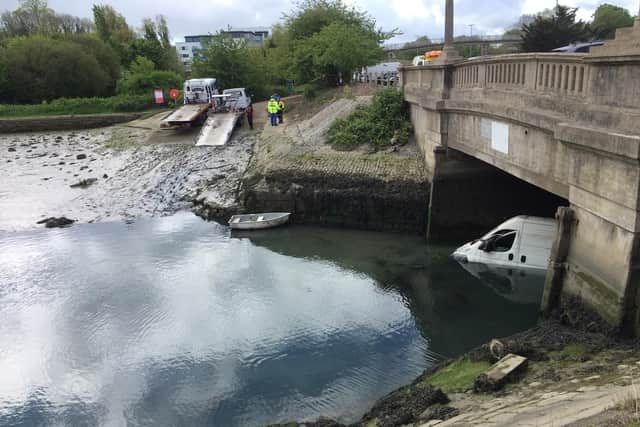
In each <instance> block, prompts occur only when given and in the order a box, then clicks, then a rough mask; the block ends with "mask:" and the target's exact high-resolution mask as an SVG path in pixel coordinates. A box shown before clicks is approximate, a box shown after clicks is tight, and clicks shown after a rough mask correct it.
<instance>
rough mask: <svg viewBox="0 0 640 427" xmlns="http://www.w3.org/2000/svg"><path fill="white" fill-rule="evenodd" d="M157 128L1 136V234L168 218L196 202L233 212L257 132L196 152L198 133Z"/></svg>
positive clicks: (150, 125) (239, 134)
mask: <svg viewBox="0 0 640 427" xmlns="http://www.w3.org/2000/svg"><path fill="white" fill-rule="evenodd" d="M155 121H158V123H157V124H158V125H159V118H158V120H155ZM155 121H153V120H152V121H149V120H147V121H145V122H142V123H138V125H139V126H136V127H130V126H116V127H110V128H102V129H95V130H88V131H86V130H85V131H71V132H43V133H22V134H4V135H0V163H2V170H3V176H2V180H1V181H0V208H1V209H0V231H16V230H24V229H30V228H35V227H44V225H38V224H36V223H37V222H38V221H41V220H43V219H46V218H50V217H62V216H64V217H66V218H69V219H71V220H74V221H77V222H96V221H112V220H131V219H135V218H139V217H149V216H156V215H168V214H172V213H174V212H176V211H177V210H180V209H188V208H190V207H191V202H192V201H193V200H194V199H200V200H206V199H210V200H212V201H215V203H217V204H219V205H221V206H225V207H230V206H235V205H236V203H237V188H238V183H239V182H240V178H241V177H242V174H243V173H244V170H245V168H246V165H247V164H248V161H249V158H250V157H251V147H252V145H253V144H254V142H255V138H256V135H255V133H253V132H249V131H247V130H246V129H239V130H238V132H236V133H235V134H234V137H233V138H232V140H231V141H230V142H229V144H228V145H227V146H225V147H195V146H194V145H193V138H194V137H195V134H196V133H197V130H195V129H194V130H185V131H182V132H179V133H173V134H171V135H167V134H166V133H160V131H158V130H157V129H158V128H156V127H155V126H156V123H155ZM134 125H136V123H135V122H134ZM158 127H159V126H158ZM82 183H86V184H88V185H81V184H82Z"/></svg>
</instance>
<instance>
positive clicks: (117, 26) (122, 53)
mask: <svg viewBox="0 0 640 427" xmlns="http://www.w3.org/2000/svg"><path fill="white" fill-rule="evenodd" d="M92 11H93V22H94V23H95V27H96V32H97V33H98V36H99V37H100V38H101V39H102V40H103V41H104V42H106V43H108V44H109V45H110V46H111V47H112V48H113V49H114V50H115V51H116V52H117V53H118V56H119V57H120V62H121V63H122V64H123V65H128V64H129V62H131V59H132V58H131V55H130V53H129V50H130V49H129V45H130V44H131V43H132V42H133V40H135V38H136V34H135V32H134V31H133V30H132V29H131V27H129V24H127V20H126V19H125V18H124V16H122V15H121V14H120V13H118V12H117V11H116V10H115V9H114V8H113V7H111V6H109V5H93V8H92Z"/></svg>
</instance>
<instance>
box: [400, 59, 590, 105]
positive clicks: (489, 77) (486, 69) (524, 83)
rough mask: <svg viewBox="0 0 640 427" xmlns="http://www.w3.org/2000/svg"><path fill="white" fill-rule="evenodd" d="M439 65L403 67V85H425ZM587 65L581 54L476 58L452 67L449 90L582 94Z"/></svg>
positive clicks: (429, 82) (584, 87) (585, 90)
mask: <svg viewBox="0 0 640 427" xmlns="http://www.w3.org/2000/svg"><path fill="white" fill-rule="evenodd" d="M437 70H441V67H437V66H422V67H405V68H403V70H402V84H403V86H409V87H412V86H413V87H423V88H427V87H428V86H429V85H430V84H431V81H432V78H431V76H432V73H434V72H438V71H437ZM589 73H590V65H589V64H587V63H585V62H584V55H581V54H516V55H502V56H497V57H488V58H479V59H476V60H470V61H465V62H463V63H460V64H456V65H454V66H453V71H452V79H451V86H450V88H451V89H452V90H465V89H472V88H483V89H501V90H527V91H533V92H539V93H561V94H563V95H569V96H576V97H583V96H585V95H586V93H587V89H588V87H587V86H588V82H589V78H590V75H589Z"/></svg>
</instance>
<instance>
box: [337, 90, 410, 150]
mask: <svg viewBox="0 0 640 427" xmlns="http://www.w3.org/2000/svg"><path fill="white" fill-rule="evenodd" d="M410 133H411V120H410V118H409V109H408V107H407V104H406V102H405V100H404V94H403V93H402V92H401V91H398V90H396V89H393V88H388V89H383V90H380V91H378V92H376V93H375V95H374V96H373V101H372V102H371V105H367V106H361V107H358V108H357V109H356V110H355V111H354V112H353V113H351V114H350V115H349V116H348V117H345V118H341V119H338V120H336V121H335V122H334V123H333V125H332V126H331V128H330V129H329V134H328V142H329V144H331V145H332V146H333V147H334V148H336V149H338V150H352V149H354V148H356V147H358V146H360V145H362V144H371V145H372V146H373V147H375V148H376V149H380V148H384V147H388V146H392V145H403V144H406V143H407V141H408V140H409V134H410Z"/></svg>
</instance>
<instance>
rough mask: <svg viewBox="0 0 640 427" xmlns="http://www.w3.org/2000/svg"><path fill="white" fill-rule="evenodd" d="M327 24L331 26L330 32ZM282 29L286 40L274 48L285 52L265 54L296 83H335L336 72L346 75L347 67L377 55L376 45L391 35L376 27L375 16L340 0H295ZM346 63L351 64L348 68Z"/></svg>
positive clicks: (392, 32) (368, 63)
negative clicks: (325, 50) (362, 50)
mask: <svg viewBox="0 0 640 427" xmlns="http://www.w3.org/2000/svg"><path fill="white" fill-rule="evenodd" d="M327 28H331V29H333V31H334V33H331V32H330V30H327ZM283 29H284V32H285V34H286V38H287V39H288V40H289V42H288V43H281V45H282V47H276V49H280V50H281V51H282V50H283V49H287V52H286V53H284V52H280V53H279V54H275V55H268V58H269V59H271V58H277V61H278V62H279V68H280V70H282V71H283V74H286V75H288V76H291V77H293V78H295V79H296V80H297V81H298V82H299V83H306V82H313V81H319V80H321V79H325V81H326V82H327V83H330V84H331V83H335V81H336V79H337V76H338V74H339V73H342V75H343V77H345V78H348V76H349V75H350V74H351V70H353V69H355V68H359V67H362V66H364V65H370V64H371V63H372V62H375V60H376V59H379V58H380V57H381V56H382V55H380V53H381V50H380V49H379V45H380V44H381V43H382V41H384V40H386V39H388V38H390V37H392V36H393V35H395V30H393V31H391V32H383V31H382V30H381V29H377V28H376V22H375V20H374V19H373V18H371V17H370V16H369V15H368V14H367V13H364V12H361V11H359V10H357V9H356V8H353V7H350V6H347V5H346V4H345V3H343V2H342V0H306V1H303V2H301V3H298V5H297V8H296V9H294V10H293V11H292V12H290V13H289V14H286V15H285V20H284V25H283ZM346 36H353V37H354V39H353V40H350V39H347V38H346ZM330 43H337V44H334V45H331V44H330ZM317 49H328V50H330V51H331V54H330V55H333V56H334V57H335V58H336V59H335V60H333V59H331V58H330V56H329V54H326V53H325V52H324V51H319V50H317ZM350 49H356V50H350ZM357 49H369V51H367V52H361V51H359V50H357ZM348 56H353V59H351V58H350V59H347V57H348ZM283 59H284V60H283ZM350 67H354V68H351V70H349V69H348V68H350ZM285 70H286V71H285Z"/></svg>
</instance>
